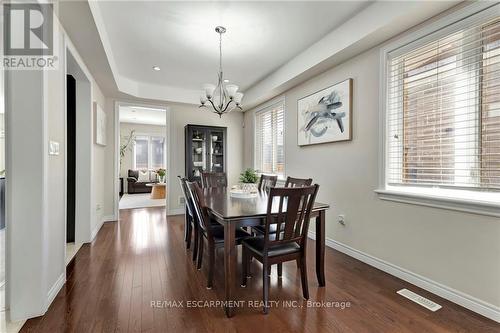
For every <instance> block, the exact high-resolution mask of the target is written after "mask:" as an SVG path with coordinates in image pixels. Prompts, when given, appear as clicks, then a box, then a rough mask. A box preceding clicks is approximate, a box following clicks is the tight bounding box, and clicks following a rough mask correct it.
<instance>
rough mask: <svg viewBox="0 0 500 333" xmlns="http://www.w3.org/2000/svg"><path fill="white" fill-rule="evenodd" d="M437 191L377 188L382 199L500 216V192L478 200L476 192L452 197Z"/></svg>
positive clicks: (376, 191)
mask: <svg viewBox="0 0 500 333" xmlns="http://www.w3.org/2000/svg"><path fill="white" fill-rule="evenodd" d="M430 192H433V193H430ZM436 192H439V190H434V189H428V190H427V191H422V190H420V189H419V191H418V192H415V191H411V190H408V189H405V190H401V189H392V188H390V189H377V190H375V193H377V194H378V197H379V199H381V200H387V201H394V202H401V203H407V204H414V205H420V206H427V207H434V208H441V209H448V210H454V211H460V212H467V213H472V214H478V215H486V216H495V217H500V194H491V195H490V197H489V198H488V199H487V200H478V199H477V193H474V192H468V193H470V197H467V195H463V193H464V192H465V191H464V192H462V191H461V192H462V195H461V196H460V197H457V196H453V197H451V196H449V195H446V194H443V193H436ZM472 195H474V196H472Z"/></svg>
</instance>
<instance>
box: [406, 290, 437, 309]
mask: <svg viewBox="0 0 500 333" xmlns="http://www.w3.org/2000/svg"><path fill="white" fill-rule="evenodd" d="M397 293H398V294H400V295H401V296H403V297H406V298H408V299H409V300H410V301H413V302H415V303H417V304H420V305H422V306H423V307H424V308H427V309H429V310H431V311H437V310H439V309H441V308H442V306H441V305H439V304H437V303H434V302H433V301H431V300H430V299H427V298H425V297H423V296H420V295H419V294H415V293H414V292H413V291H410V290H408V289H401V290H399V291H398V292H397Z"/></svg>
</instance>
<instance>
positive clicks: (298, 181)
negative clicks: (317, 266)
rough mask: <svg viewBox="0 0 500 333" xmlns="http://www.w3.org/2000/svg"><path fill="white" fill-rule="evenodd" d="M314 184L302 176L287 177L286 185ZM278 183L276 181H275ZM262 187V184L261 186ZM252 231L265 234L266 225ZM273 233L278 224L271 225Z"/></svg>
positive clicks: (279, 268) (256, 227) (301, 185)
mask: <svg viewBox="0 0 500 333" xmlns="http://www.w3.org/2000/svg"><path fill="white" fill-rule="evenodd" d="M311 184H312V179H311V178H308V179H302V178H293V177H287V178H286V182H285V187H304V186H311ZM275 185H276V183H275ZM259 188H260V186H259ZM252 231H253V232H254V233H255V234H256V235H258V234H260V235H263V234H264V226H262V225H258V226H255V227H252ZM270 232H271V233H276V225H272V226H271V230H270ZM281 269H282V268H281V265H278V272H279V271H281Z"/></svg>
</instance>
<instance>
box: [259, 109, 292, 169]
mask: <svg viewBox="0 0 500 333" xmlns="http://www.w3.org/2000/svg"><path fill="white" fill-rule="evenodd" d="M284 113H285V102H284V101H280V102H278V103H276V104H274V105H271V106H269V107H267V108H265V109H263V110H261V111H258V112H257V113H256V115H255V169H257V171H258V172H262V173H266V174H276V175H279V176H283V175H284V172H285V149H284V148H285V147H284V137H283V131H284Z"/></svg>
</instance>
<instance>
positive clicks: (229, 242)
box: [203, 188, 330, 317]
mask: <svg viewBox="0 0 500 333" xmlns="http://www.w3.org/2000/svg"><path fill="white" fill-rule="evenodd" d="M203 195H204V197H205V203H206V205H207V208H208V213H209V215H210V216H211V218H213V219H214V220H216V221H217V222H218V223H220V224H221V225H223V226H224V280H225V282H224V284H225V303H224V304H225V306H224V309H225V312H226V315H227V316H228V317H232V316H233V313H234V309H233V307H232V306H231V304H233V303H232V302H233V301H235V300H234V299H233V294H234V288H235V284H236V281H237V280H238V279H237V276H236V256H237V249H236V243H235V231H236V228H240V227H249V226H256V225H261V224H264V222H265V217H266V215H267V204H268V195H267V194H266V193H265V192H259V193H258V194H257V196H256V197H253V198H236V197H232V196H231V195H230V191H229V190H227V189H225V188H212V189H204V192H203ZM329 208H330V206H329V205H327V204H322V203H319V202H315V203H314V207H313V211H312V212H311V218H314V219H315V220H316V277H317V279H318V284H319V286H320V287H324V286H325V214H326V210H327V209H329Z"/></svg>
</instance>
